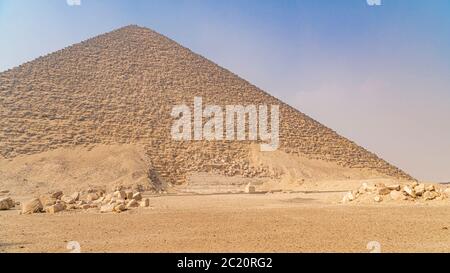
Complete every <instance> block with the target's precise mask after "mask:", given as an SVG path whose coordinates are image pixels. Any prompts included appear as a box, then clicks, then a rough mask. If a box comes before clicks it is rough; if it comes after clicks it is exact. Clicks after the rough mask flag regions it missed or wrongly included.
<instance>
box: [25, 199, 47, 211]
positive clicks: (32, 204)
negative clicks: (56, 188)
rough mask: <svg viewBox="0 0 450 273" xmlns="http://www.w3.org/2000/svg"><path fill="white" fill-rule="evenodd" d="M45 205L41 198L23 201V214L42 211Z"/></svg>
mask: <svg viewBox="0 0 450 273" xmlns="http://www.w3.org/2000/svg"><path fill="white" fill-rule="evenodd" d="M42 209H43V206H42V203H41V201H40V200H39V198H34V199H31V200H29V201H27V202H24V203H22V214H33V213H39V212H42Z"/></svg>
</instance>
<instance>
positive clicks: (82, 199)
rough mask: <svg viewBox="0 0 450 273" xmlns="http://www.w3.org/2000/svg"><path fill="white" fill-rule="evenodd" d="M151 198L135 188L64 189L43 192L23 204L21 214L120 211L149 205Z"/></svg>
mask: <svg viewBox="0 0 450 273" xmlns="http://www.w3.org/2000/svg"><path fill="white" fill-rule="evenodd" d="M149 206H150V199H149V198H143V197H142V193H141V192H139V191H133V190H117V191H114V192H112V193H106V192H105V191H101V190H88V191H86V192H74V193H72V194H70V195H68V194H64V193H63V192H62V191H54V192H51V193H47V194H43V195H41V196H39V198H33V199H30V200H28V201H26V202H23V203H22V204H21V214H33V213H50V214H53V213H58V212H62V211H71V210H72V211H73V210H86V211H93V212H98V211H99V212H101V213H112V212H115V213H120V212H123V211H126V210H130V209H134V208H138V207H149Z"/></svg>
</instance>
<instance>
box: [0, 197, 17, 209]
mask: <svg viewBox="0 0 450 273" xmlns="http://www.w3.org/2000/svg"><path fill="white" fill-rule="evenodd" d="M15 205H16V203H15V202H14V200H12V199H11V198H10V197H6V198H1V199H0V210H9V209H12V208H14V207H15Z"/></svg>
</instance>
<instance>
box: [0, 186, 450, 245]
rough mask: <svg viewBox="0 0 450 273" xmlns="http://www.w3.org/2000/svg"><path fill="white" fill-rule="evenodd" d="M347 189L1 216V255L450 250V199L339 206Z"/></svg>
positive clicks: (155, 200) (161, 199)
mask: <svg viewBox="0 0 450 273" xmlns="http://www.w3.org/2000/svg"><path fill="white" fill-rule="evenodd" d="M343 194H344V193H343V192H341V191H323V192H298V193H272V194H252V195H249V194H215V195H183V196H152V197H151V200H152V202H151V207H150V208H139V209H136V210H132V211H128V212H125V213H121V214H99V213H92V212H64V213H60V214H56V215H50V214H35V215H18V211H17V210H9V211H4V212H1V213H0V252H69V250H68V249H67V248H66V246H67V243H68V242H69V241H78V242H79V243H80V246H81V252H369V250H368V249H367V244H368V243H369V242H370V241H377V242H379V243H380V244H381V251H382V252H450V210H449V208H450V202H448V201H446V202H442V201H441V202H434V201H432V202H427V203H414V202H408V203H404V204H398V203H392V204H390V203H381V204H339V203H338V200H340V199H341V198H342V195H343Z"/></svg>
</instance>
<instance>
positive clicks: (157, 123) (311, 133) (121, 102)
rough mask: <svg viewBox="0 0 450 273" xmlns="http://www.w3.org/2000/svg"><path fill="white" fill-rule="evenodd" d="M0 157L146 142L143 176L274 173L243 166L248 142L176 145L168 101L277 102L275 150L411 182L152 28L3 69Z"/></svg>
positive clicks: (174, 179)
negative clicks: (146, 172) (146, 167)
mask: <svg viewBox="0 0 450 273" xmlns="http://www.w3.org/2000/svg"><path fill="white" fill-rule="evenodd" d="M0 83H1V85H0V117H1V119H0V155H1V156H3V157H5V158H15V157H17V156H22V155H32V154H38V153H41V152H45V151H50V150H54V149H57V148H66V147H74V146H88V147H92V146H95V145H99V144H102V145H105V144H106V145H109V144H111V145H112V144H133V143H138V144H140V145H143V146H144V147H145V151H146V154H147V155H148V157H149V159H150V162H149V177H151V178H154V179H163V180H165V181H167V182H169V183H173V184H182V183H184V182H185V181H186V179H187V178H186V177H187V174H189V173H191V172H217V173H220V174H222V175H225V176H236V175H242V176H244V177H264V176H270V175H271V174H269V170H267V168H265V167H264V166H260V167H255V166H252V165H251V164H250V163H249V160H248V153H249V146H251V144H252V143H253V142H252V141H226V140H224V141H204V140H198V141H175V140H173V139H172V137H171V135H170V132H171V126H172V123H173V118H172V117H171V115H170V114H171V110H172V107H173V106H174V105H182V104H187V105H192V102H193V99H194V97H202V98H203V102H204V104H212V105H250V104H251V105H262V104H264V105H279V106H280V117H281V119H280V147H279V150H281V151H283V152H285V153H288V154H291V155H299V156H300V155H301V156H302V157H306V158H309V159H314V160H321V161H325V162H332V163H335V164H337V165H339V166H342V167H345V168H350V169H364V170H371V171H374V172H377V173H379V174H381V175H384V176H389V177H393V178H398V179H412V178H411V177H410V176H409V175H408V174H406V173H404V172H403V171H401V170H400V169H398V168H396V167H395V166H392V165H391V164H389V163H387V162H386V161H384V160H383V159H381V158H379V157H377V156H376V155H375V154H373V153H371V152H369V151H367V150H365V149H364V148H362V147H360V146H358V145H356V144H355V143H354V142H352V141H350V140H348V139H346V138H344V137H341V136H339V135H338V134H337V133H336V132H334V131H333V130H331V129H329V128H327V127H325V126H323V125H322V124H320V123H319V122H317V121H315V120H313V119H312V118H310V117H308V116H307V115H305V114H303V113H301V112H299V111H298V110H296V109H294V108H293V107H291V106H289V105H287V104H286V103H283V102H282V101H280V100H278V99H277V98H275V97H273V96H271V95H269V94H267V93H266V92H264V91H262V90H260V89H259V88H257V87H256V86H254V85H252V84H250V83H249V82H247V81H245V80H243V79H241V78H240V77H238V76H237V75H235V74H233V73H231V72H230V71H228V70H226V69H224V68H221V67H220V66H218V65H216V64H214V63H213V62H211V61H209V60H207V59H206V58H204V57H202V56H200V55H198V54H195V53H193V52H192V51H190V50H189V49H187V48H185V47H183V46H181V45H179V44H177V43H176V42H174V41H172V40H170V39H169V38H167V37H165V36H163V35H160V34H158V33H156V32H154V31H152V30H150V29H147V28H142V27H139V26H135V25H131V26H126V27H123V28H120V29H118V30H115V31H112V32H109V33H106V34H103V35H100V36H97V37H94V38H91V39H89V40H86V41H84V42H81V43H78V44H75V45H72V46H69V47H66V48H64V49H62V50H60V51H57V52H54V53H51V54H49V55H46V56H43V57H40V58H37V59H35V60H33V61H31V62H28V63H25V64H23V65H21V66H19V67H17V68H14V69H11V70H8V71H5V72H3V73H1V74H0Z"/></svg>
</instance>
